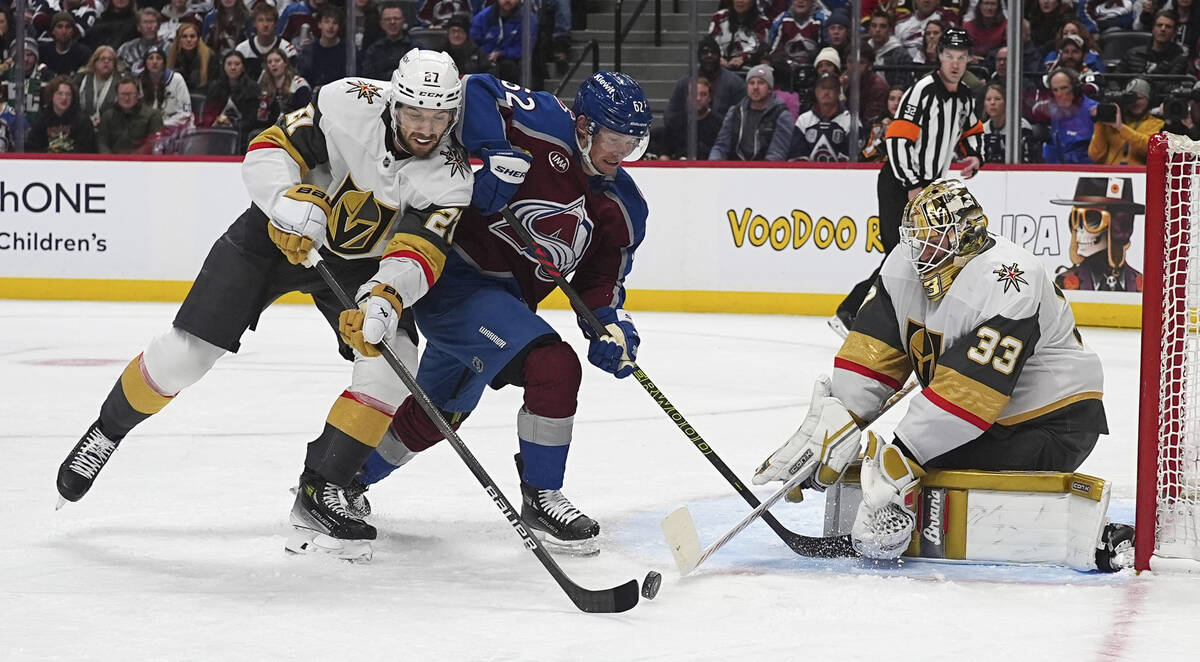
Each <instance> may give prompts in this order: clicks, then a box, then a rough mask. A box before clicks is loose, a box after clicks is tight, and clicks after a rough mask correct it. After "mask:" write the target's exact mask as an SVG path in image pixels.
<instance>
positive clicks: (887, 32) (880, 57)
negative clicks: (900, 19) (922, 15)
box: [867, 7, 912, 87]
mask: <svg viewBox="0 0 1200 662" xmlns="http://www.w3.org/2000/svg"><path fill="white" fill-rule="evenodd" d="M895 27H896V23H895V19H894V18H892V15H891V14H889V13H887V12H886V11H884V10H883V9H881V8H879V7H876V8H875V11H874V12H872V13H871V18H870V19H869V20H868V21H867V43H868V44H870V45H871V48H873V49H875V64H876V66H887V67H904V66H909V65H911V64H912V55H911V54H910V53H909V52H908V49H907V48H905V47H904V45H903V44H901V43H900V40H899V39H898V38H897V37H896V35H895V34H894V28H895ZM883 77H884V78H886V79H887V80H888V82H889V83H891V84H892V85H903V86H904V87H908V85H909V83H911V82H912V74H911V73H910V72H906V71H886V72H884V73H883Z"/></svg>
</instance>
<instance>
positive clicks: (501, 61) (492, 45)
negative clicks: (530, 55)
mask: <svg viewBox="0 0 1200 662" xmlns="http://www.w3.org/2000/svg"><path fill="white" fill-rule="evenodd" d="M529 20H530V27H529V29H530V30H531V31H532V33H533V35H536V34H537V30H538V21H537V12H533V15H532V16H530V17H529ZM521 23H522V21H521V0H496V4H494V5H491V6H489V7H487V8H485V9H484V10H483V11H481V12H479V13H478V14H476V15H475V18H474V19H472V21H471V40H472V41H474V42H475V43H476V44H478V45H479V50H480V51H482V52H483V54H484V55H485V56H486V57H487V58H488V60H489V61H490V62H491V63H492V66H493V67H495V74H496V76H498V77H499V78H502V79H504V80H506V81H509V82H510V83H517V82H520V78H521ZM531 36H532V35H531Z"/></svg>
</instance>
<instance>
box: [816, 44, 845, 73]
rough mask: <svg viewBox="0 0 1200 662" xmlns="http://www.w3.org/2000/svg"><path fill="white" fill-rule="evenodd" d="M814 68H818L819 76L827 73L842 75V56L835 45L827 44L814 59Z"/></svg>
mask: <svg viewBox="0 0 1200 662" xmlns="http://www.w3.org/2000/svg"><path fill="white" fill-rule="evenodd" d="M813 69H815V70H816V72H817V77H818V78H820V77H821V76H823V75H825V74H833V75H835V76H840V75H842V56H840V55H838V52H837V50H835V49H834V48H833V47H831V46H826V47H825V48H822V49H821V52H819V53H817V59H815V60H813Z"/></svg>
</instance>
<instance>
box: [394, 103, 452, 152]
mask: <svg viewBox="0 0 1200 662" xmlns="http://www.w3.org/2000/svg"><path fill="white" fill-rule="evenodd" d="M454 116H455V110H454V109H450V110H445V109H440V108H417V107H416V106H408V105H405V104H402V103H395V104H392V122H393V124H392V128H393V130H394V131H395V132H396V134H398V135H399V136H401V137H402V138H403V139H404V140H407V141H411V140H413V139H414V138H417V139H420V140H422V141H426V140H432V141H433V142H434V143H437V142H438V141H440V140H441V139H442V136H444V135H445V134H446V131H447V130H449V129H450V127H451V126H453V125H454Z"/></svg>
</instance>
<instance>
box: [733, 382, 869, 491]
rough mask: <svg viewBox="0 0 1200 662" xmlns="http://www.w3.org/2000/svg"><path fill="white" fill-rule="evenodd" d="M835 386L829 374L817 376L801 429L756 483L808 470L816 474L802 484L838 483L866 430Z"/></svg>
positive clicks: (768, 461)
mask: <svg viewBox="0 0 1200 662" xmlns="http://www.w3.org/2000/svg"><path fill="white" fill-rule="evenodd" d="M832 388H833V384H832V382H830V380H829V376H828V375H821V376H820V377H818V378H817V381H816V383H815V384H813V394H812V400H811V401H810V402H809V405H808V415H807V416H805V417H804V422H803V423H801V424H800V429H799V430H796V433H795V434H793V435H792V438H791V439H788V440H787V443H786V444H784V445H783V446H781V447H780V448H779V450H777V451H775V452H774V453H772V454H771V456H770V457H768V458H767V459H766V460H764V461H763V463H762V465H761V466H759V467H758V470H757V471H755V472H754V479H753V480H754V484H755V485H762V484H764V483H767V482H770V481H773V480H778V481H787V480H788V479H789V478H791V477H792V476H793V475H794V474H795V473H796V472H797V471H801V470H804V471H811V472H812V475H811V476H809V477H808V478H806V479H805V480H804V481H803V482H802V483H801V485H803V486H805V487H811V488H815V489H818V490H824V489H825V488H827V487H829V486H830V485H832V484H834V483H836V482H837V481H838V479H840V478H841V477H842V474H843V473H845V472H846V467H848V466H850V463H851V462H853V461H854V460H855V459H856V458H857V457H858V450H859V441H860V439H861V438H862V431H861V430H859V428H858V424H857V423H856V422H855V421H854V418H853V417H851V416H850V412H849V411H847V410H846V406H845V405H843V404H842V401H841V400H838V399H837V398H835V397H833V396H832V395H830V392H831V390H832ZM805 466H807V467H808V468H804V467H805Z"/></svg>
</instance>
